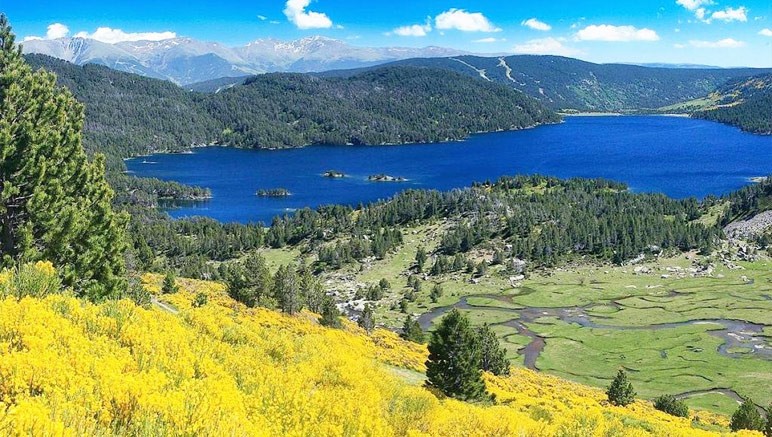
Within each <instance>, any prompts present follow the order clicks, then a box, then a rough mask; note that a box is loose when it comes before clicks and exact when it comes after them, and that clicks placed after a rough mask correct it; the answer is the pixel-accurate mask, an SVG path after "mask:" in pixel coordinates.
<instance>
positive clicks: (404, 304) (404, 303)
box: [399, 298, 410, 314]
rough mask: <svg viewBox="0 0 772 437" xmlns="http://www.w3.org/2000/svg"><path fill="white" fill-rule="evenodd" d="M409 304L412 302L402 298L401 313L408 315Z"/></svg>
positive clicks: (400, 303)
mask: <svg viewBox="0 0 772 437" xmlns="http://www.w3.org/2000/svg"><path fill="white" fill-rule="evenodd" d="M409 304H410V301H408V300H407V299H405V298H402V299H401V300H400V301H399V312H401V313H405V314H406V313H407V307H408V305H409Z"/></svg>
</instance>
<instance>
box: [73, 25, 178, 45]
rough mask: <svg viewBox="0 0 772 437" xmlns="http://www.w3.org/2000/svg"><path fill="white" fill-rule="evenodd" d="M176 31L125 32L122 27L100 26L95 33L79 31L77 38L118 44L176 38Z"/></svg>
mask: <svg viewBox="0 0 772 437" xmlns="http://www.w3.org/2000/svg"><path fill="white" fill-rule="evenodd" d="M176 37H177V34H176V33H175V32H170V31H166V32H124V31H122V30H121V29H113V28H110V27H99V28H97V30H96V31H95V32H94V33H88V32H78V33H76V34H75V38H88V39H95V40H97V41H101V42H105V43H108V44H116V43H119V42H125V41H162V40H165V39H172V38H176Z"/></svg>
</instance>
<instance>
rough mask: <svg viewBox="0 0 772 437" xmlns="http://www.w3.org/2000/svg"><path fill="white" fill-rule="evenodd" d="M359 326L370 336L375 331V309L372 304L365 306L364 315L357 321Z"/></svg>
mask: <svg viewBox="0 0 772 437" xmlns="http://www.w3.org/2000/svg"><path fill="white" fill-rule="evenodd" d="M357 325H359V327H360V328H362V329H364V330H365V331H367V333H368V334H369V333H371V332H372V331H373V329H375V316H374V315H373V307H372V306H371V305H370V304H367V305H365V309H364V310H363V311H362V315H361V316H359V319H358V320H357Z"/></svg>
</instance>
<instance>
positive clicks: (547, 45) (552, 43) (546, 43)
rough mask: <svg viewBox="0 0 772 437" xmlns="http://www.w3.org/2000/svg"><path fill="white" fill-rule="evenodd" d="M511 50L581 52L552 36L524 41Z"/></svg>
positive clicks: (524, 51)
mask: <svg viewBox="0 0 772 437" xmlns="http://www.w3.org/2000/svg"><path fill="white" fill-rule="evenodd" d="M512 51H514V52H515V53H524V54H529V55H559V56H576V55H579V54H581V53H582V52H581V51H579V50H576V49H574V48H571V47H567V46H565V45H564V44H563V42H562V41H561V40H559V39H557V38H552V37H550V38H540V39H532V40H529V41H526V42H525V43H523V44H518V45H516V46H515V47H514V48H513V49H512Z"/></svg>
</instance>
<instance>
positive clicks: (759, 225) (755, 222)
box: [724, 211, 772, 238]
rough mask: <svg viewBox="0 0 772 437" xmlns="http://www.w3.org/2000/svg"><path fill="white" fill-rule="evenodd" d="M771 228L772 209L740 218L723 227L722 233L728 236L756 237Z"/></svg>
mask: <svg viewBox="0 0 772 437" xmlns="http://www.w3.org/2000/svg"><path fill="white" fill-rule="evenodd" d="M770 228H772V211H764V212H762V213H759V214H756V215H755V216H753V217H751V218H749V219H748V220H740V221H736V222H734V223H730V224H728V225H726V226H725V227H724V233H725V234H726V235H727V237H729V238H749V237H756V236H759V235H761V234H763V233H764V232H766V231H767V230H768V229H770Z"/></svg>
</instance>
